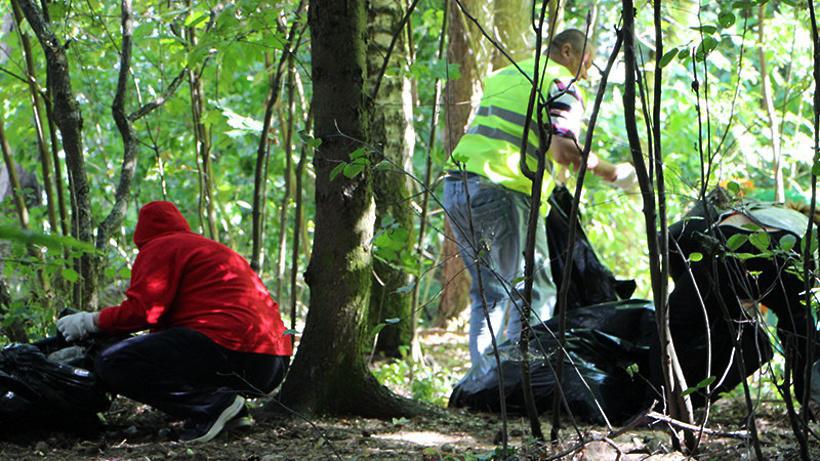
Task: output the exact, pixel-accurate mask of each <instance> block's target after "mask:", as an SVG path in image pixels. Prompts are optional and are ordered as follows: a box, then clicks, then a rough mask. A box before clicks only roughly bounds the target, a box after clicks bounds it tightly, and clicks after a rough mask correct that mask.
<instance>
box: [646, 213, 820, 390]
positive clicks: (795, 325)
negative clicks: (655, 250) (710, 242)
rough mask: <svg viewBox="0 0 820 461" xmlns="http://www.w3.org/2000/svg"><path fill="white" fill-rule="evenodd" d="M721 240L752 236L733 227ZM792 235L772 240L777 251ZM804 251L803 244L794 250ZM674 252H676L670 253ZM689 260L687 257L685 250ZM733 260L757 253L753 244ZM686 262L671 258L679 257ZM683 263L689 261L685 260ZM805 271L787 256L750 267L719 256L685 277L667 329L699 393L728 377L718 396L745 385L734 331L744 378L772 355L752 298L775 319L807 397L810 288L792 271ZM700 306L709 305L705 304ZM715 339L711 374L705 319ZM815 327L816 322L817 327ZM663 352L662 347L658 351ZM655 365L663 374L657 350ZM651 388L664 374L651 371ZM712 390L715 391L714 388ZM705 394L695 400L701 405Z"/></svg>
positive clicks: (749, 262)
mask: <svg viewBox="0 0 820 461" xmlns="http://www.w3.org/2000/svg"><path fill="white" fill-rule="evenodd" d="M719 232H720V233H721V234H722V235H721V239H722V240H723V241H726V240H728V239H729V238H731V237H732V236H733V235H737V234H744V235H750V234H751V232H749V231H747V230H744V229H738V228H734V227H728V226H724V227H720V228H719ZM784 235H786V232H783V231H780V232H773V233H769V237H770V240H771V244H772V246H771V247H772V248H774V247H776V246H777V245H778V242H779V241H780V239H781V238H782V237H783V236H784ZM794 248H796V249H799V248H800V240H799V239H798V241H797V243H796V245H795V247H794ZM670 250H673V251H674V248H670ZM684 253H685V254H688V252H687V251H684ZM735 253H737V254H739V253H748V254H753V255H754V254H759V253H760V250H758V249H756V248H755V247H754V246H753V245H752V244H751V243H749V242H748V241H747V242H746V243H744V244H743V245H742V246H741V247H740V248H738V249H737V250H736V251H735ZM676 256H677V257H680V255H672V257H673V258H675V257H676ZM681 261H683V260H682V259H681ZM795 270H797V271H800V272H802V267H799V264H797V262H796V261H795V260H793V259H785V258H784V257H782V256H773V257H751V258H748V259H745V260H742V259H739V258H736V257H734V256H733V255H732V254H731V253H726V252H725V251H723V250H717V251H716V252H715V253H714V254H706V255H704V258H703V260H701V261H699V262H696V263H692V264H691V271H692V273H691V275H690V274H689V272H688V271H685V270H680V271H679V272H678V273H677V276H676V278H675V289H674V291H672V293H671V294H670V296H669V323H670V330H671V333H672V338H673V339H674V341H675V347H676V350H677V353H678V357H679V359H680V361H681V368H682V369H683V371H684V375H685V376H686V380H687V384H688V385H689V386H694V385H696V384H697V383H699V382H700V381H702V380H703V379H705V378H707V377H708V376H714V377H715V378H716V381H715V385H716V384H718V382H719V380H720V379H721V377H723V376H724V374H725V378H724V381H723V383H722V385H721V386H720V387H719V388H717V389H716V392H715V393H714V394H713V398H714V397H716V396H717V393H718V392H722V391H727V390H730V389H732V388H733V387H734V386H736V385H737V384H738V383H740V381H741V380H742V379H743V378H744V376H741V374H740V372H739V368H738V360H739V359H740V354H738V353H737V352H734V353H733V349H734V344H733V339H732V337H731V334H732V333H731V332H732V331H733V330H734V331H735V333H736V334H739V336H740V338H739V339H740V344H741V347H742V349H743V354H742V357H743V360H744V362H745V365H746V370H745V371H746V373H747V374H751V373H753V372H754V371H755V370H757V369H758V368H759V367H760V366H761V365H762V364H763V363H765V362H766V361H768V360H769V359H770V358H771V356H772V351H771V346H770V344H769V341H768V339H767V337H766V335H765V334H764V332H763V330H762V329H761V327H760V326H759V325H758V324H757V323H755V321H754V319H752V318H750V317H749V316H748V315H747V314H746V313H745V312H744V311H743V308H742V307H741V304H740V300H741V299H754V300H757V301H759V302H761V303H762V304H764V305H766V306H767V307H768V308H769V309H771V310H772V312H773V313H774V314H775V315H776V316H777V320H778V321H777V335H778V338H779V339H780V342H781V344H782V346H783V349H784V352H785V356H786V360H787V361H788V363H789V366H790V367H791V369H792V370H793V375H792V376H793V383H794V386H795V391H796V392H797V395H798V396H800V395H802V394H801V393H802V391H803V385H804V379H803V375H802V370H803V367H804V366H805V350H806V338H807V330H806V320H807V319H806V316H807V315H810V311H809V310H808V309H806V307H805V306H804V305H803V303H802V302H803V297H804V295H803V294H802V292H803V291H804V290H805V284H804V282H803V281H802V280H801V279H800V277H799V276H797V275H796V274H795V273H794V271H795ZM701 300H702V301H703V302H702V303H701ZM704 310H705V314H706V316H707V317H708V323H709V328H710V336H711V360H712V364H711V371H710V372H709V374H707V360H706V358H707V342H706V333H705V332H706V319H705V318H704ZM812 325H814V323H813V322H812ZM654 349H657V348H654ZM653 352H654V353H653V356H654V357H655V360H653V366H657V367H659V364H660V362H659V351H657V350H655V351H653ZM652 374H653V377H654V379H653V381H654V382H655V384H656V385H657V384H661V383H662V378H661V375H660V374H659V368H657V369H654V370H653V373H652ZM713 388H714V385H713ZM704 397H705V395H703V393H701V392H698V393H695V394H693V398H694V400H695V403H696V405H697V404H702V403H703V398H704Z"/></svg>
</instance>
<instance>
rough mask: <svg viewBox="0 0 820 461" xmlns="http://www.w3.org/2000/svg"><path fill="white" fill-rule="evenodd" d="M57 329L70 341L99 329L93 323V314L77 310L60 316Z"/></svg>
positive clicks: (79, 338) (77, 339)
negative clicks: (74, 312)
mask: <svg viewBox="0 0 820 461" xmlns="http://www.w3.org/2000/svg"><path fill="white" fill-rule="evenodd" d="M57 330H59V331H60V333H62V335H63V337H65V339H66V341H68V342H70V343H71V342H74V341H79V340H81V339H83V338H85V337H86V336H88V335H89V334H91V333H96V332H98V331H100V329H99V328H98V327H97V324H96V323H94V314H92V313H91V312H78V313H76V314H71V315H66V316H65V317H62V318H60V319H59V320H57Z"/></svg>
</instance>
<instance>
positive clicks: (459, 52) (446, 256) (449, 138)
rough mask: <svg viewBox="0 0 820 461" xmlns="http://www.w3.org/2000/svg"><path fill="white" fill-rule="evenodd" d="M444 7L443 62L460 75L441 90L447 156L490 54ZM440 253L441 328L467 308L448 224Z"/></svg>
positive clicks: (469, 3)
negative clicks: (444, 58)
mask: <svg viewBox="0 0 820 461" xmlns="http://www.w3.org/2000/svg"><path fill="white" fill-rule="evenodd" d="M462 4H463V5H464V7H465V8H467V9H469V10H470V11H472V12H475V13H476V14H482V17H483V18H485V19H486V17H487V16H489V14H488V12H487V10H486V6H487V5H488V4H486V3H485V2H482V1H481V0H464V1H462ZM448 5H449V6H448V9H447V14H448V15H449V16H448V18H447V24H448V32H447V35H448V36H449V42H448V44H447V62H449V63H452V64H457V65H458V66H459V69H460V73H461V78H459V79H458V80H450V81H448V82H447V86H446V87H445V90H444V100H445V102H444V104H445V110H446V112H447V116H446V117H445V123H446V125H445V131H444V151H445V152H446V153H447V155H448V156H449V155H450V154H452V152H453V149H455V147H456V144H458V141H459V140H460V139H461V137H462V136H464V133H466V132H467V128H468V125H469V122H470V114H472V112H473V110H475V108H476V107H478V104H479V102H480V100H481V93H482V91H481V79H482V78H483V76H484V75H487V74H488V73H489V71H490V65H489V64H490V59H489V57H490V52H491V50H490V49H488V48H487V47H486V46H484V45H482V41H481V39H480V32H478V31H477V30H476V28H475V27H474V26H472V25H471V24H470V23H469V22H468V21H467V20H466V19H465V17H464V15H463V14H461V10H460V9H459V7H458V6H457V5H456V4H455V3H453V2H448ZM489 5H491V4H489ZM441 253H442V268H441V277H440V278H441V286H442V290H441V301H440V303H439V307H438V313H437V315H436V319H435V321H434V325H435V326H437V327H445V326H446V325H447V322H449V321H450V319H452V318H454V317H456V316H458V315H459V314H460V313H461V312H462V311H463V310H464V309H465V308H466V307H467V306H469V305H470V275H469V273H468V272H467V270H466V269H465V267H464V262H463V261H462V260H461V255H460V254H459V252H458V247H457V246H456V243H455V237H454V236H453V231H452V229H451V228H450V224H449V222H445V225H444V244H443V247H442V251H441Z"/></svg>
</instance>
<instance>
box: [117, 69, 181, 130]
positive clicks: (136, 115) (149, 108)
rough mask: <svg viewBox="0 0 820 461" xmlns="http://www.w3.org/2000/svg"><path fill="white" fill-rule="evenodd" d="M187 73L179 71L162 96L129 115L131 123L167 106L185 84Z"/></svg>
mask: <svg viewBox="0 0 820 461" xmlns="http://www.w3.org/2000/svg"><path fill="white" fill-rule="evenodd" d="M186 72H187V71H186V69H182V70H181V71H179V74H177V76H176V77H175V78H174V79H173V80H172V81H171V83H170V84H169V85H168V87H167V88H166V89H165V91H163V92H162V94H161V95H159V96H158V97H157V98H156V99H154V100H153V101H150V102H147V103H145V104H144V105H143V106H142V107H140V108H139V109H137V110H135V111H134V112H132V113H131V114H130V115H128V120H129V121H131V122H136V121H137V120H139V119H141V118H142V117H145V116H146V115H148V114H150V113H151V112H153V111H154V110H155V109H157V108H159V107H161V106H162V105H163V104H165V103H166V102H167V101H168V99H170V98H171V96H173V95H174V93H176V91H177V88H179V86H180V84H181V83H182V82H183V79H184V78H185V73H186Z"/></svg>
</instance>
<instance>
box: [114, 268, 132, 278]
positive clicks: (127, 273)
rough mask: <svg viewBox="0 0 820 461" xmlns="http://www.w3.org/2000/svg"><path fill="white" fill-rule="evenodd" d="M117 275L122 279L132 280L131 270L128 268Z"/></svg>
mask: <svg viewBox="0 0 820 461" xmlns="http://www.w3.org/2000/svg"><path fill="white" fill-rule="evenodd" d="M117 275H119V276H120V278H124V279H130V278H131V269H129V268H127V267H123V268H122V269H120V271H119V272H118V273H117Z"/></svg>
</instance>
